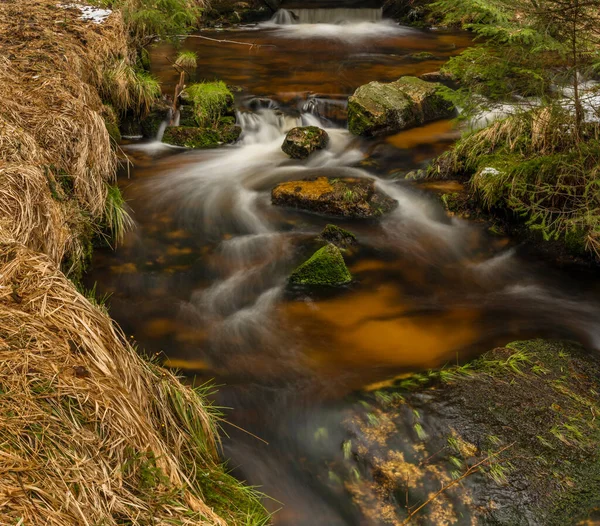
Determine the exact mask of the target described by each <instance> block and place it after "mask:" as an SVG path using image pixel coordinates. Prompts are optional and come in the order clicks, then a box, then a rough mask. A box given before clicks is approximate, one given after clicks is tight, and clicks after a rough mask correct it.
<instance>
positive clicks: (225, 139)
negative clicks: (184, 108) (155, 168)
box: [163, 126, 241, 149]
mask: <svg viewBox="0 0 600 526" xmlns="http://www.w3.org/2000/svg"><path fill="white" fill-rule="evenodd" d="M240 133H241V129H240V127H239V126H221V127H219V128H217V129H212V128H194V127H190V126H171V127H169V128H167V129H166V130H165V134H164V136H163V142H164V143H166V144H171V145H173V146H184V147H186V148H198V149H201V148H216V147H217V146H219V145H221V144H223V143H226V144H228V143H232V142H235V141H236V140H237V139H238V138H239V136H240Z"/></svg>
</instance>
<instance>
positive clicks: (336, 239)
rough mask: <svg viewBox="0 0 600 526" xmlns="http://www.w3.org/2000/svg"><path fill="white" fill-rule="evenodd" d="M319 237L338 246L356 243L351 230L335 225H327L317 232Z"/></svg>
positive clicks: (349, 245)
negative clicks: (319, 232)
mask: <svg viewBox="0 0 600 526" xmlns="http://www.w3.org/2000/svg"><path fill="white" fill-rule="evenodd" d="M319 238H321V239H323V240H325V241H327V242H328V243H331V244H332V245H335V246H336V247H339V248H348V247H351V246H352V245H356V244H357V240H356V236H355V235H354V234H353V233H352V232H348V230H344V229H343V228H340V227H339V226H336V225H327V226H326V227H325V228H324V229H323V232H321V234H319Z"/></svg>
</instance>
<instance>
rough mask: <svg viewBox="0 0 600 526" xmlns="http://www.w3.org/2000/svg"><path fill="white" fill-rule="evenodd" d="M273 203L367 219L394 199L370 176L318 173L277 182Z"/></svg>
mask: <svg viewBox="0 0 600 526" xmlns="http://www.w3.org/2000/svg"><path fill="white" fill-rule="evenodd" d="M271 201H272V202H273V204H274V205H277V206H288V207H292V208H299V209H301V210H306V211H308V212H315V213H317V214H323V215H327V216H335V217H347V218H363V219H371V218H377V217H380V216H382V215H383V214H385V213H387V212H390V211H391V210H393V209H394V208H396V206H397V205H398V203H397V201H395V200H394V199H392V198H391V197H389V196H388V195H386V194H384V193H382V192H379V191H377V190H376V189H375V181H374V180H373V179H358V178H351V177H345V178H336V179H331V178H327V177H318V178H316V179H307V180H301V181H289V182H286V183H281V184H278V185H277V186H276V187H275V188H273V190H272V192H271Z"/></svg>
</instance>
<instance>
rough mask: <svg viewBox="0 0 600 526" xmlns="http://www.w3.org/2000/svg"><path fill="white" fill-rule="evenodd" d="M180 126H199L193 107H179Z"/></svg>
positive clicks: (185, 105)
mask: <svg viewBox="0 0 600 526" xmlns="http://www.w3.org/2000/svg"><path fill="white" fill-rule="evenodd" d="M179 126H192V127H194V126H198V122H197V121H196V114H195V112H194V108H193V107H192V106H190V105H187V104H184V105H181V106H179Z"/></svg>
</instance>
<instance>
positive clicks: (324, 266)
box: [290, 243, 352, 286]
mask: <svg viewBox="0 0 600 526" xmlns="http://www.w3.org/2000/svg"><path fill="white" fill-rule="evenodd" d="M351 281H352V275H351V274H350V271H349V270H348V267H346V262H345V261H344V257H343V256H342V252H341V251H340V249H339V248H338V247H336V246H335V245H333V244H331V243H328V244H327V245H326V246H324V247H323V248H320V249H319V250H317V251H316V252H315V253H314V254H313V255H312V256H311V258H310V259H309V260H308V261H306V262H304V263H302V265H300V266H299V267H298V268H297V269H296V270H294V272H292V274H291V276H290V283H294V284H297V285H333V286H335V285H344V284H346V283H350V282H351Z"/></svg>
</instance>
